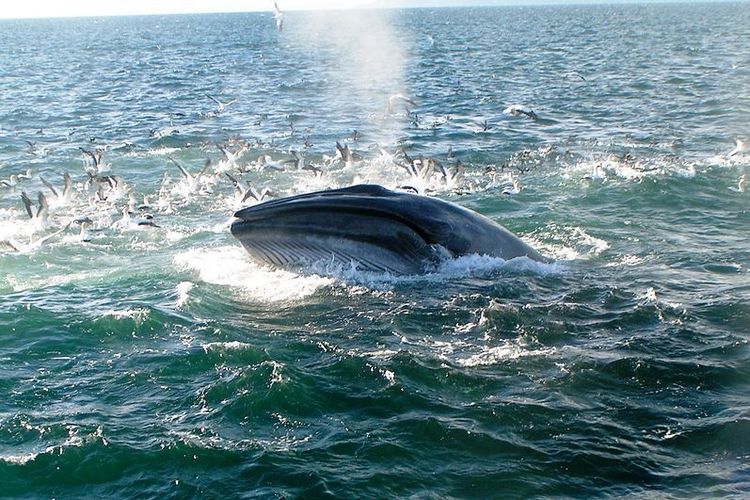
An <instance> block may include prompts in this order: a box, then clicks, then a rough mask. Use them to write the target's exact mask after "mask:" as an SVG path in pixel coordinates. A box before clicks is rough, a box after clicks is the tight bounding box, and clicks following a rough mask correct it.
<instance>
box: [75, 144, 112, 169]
mask: <svg viewBox="0 0 750 500" xmlns="http://www.w3.org/2000/svg"><path fill="white" fill-rule="evenodd" d="M78 149H80V150H81V152H82V153H83V154H85V155H87V156H89V157H90V158H91V160H92V161H93V162H94V168H95V169H96V171H97V172H102V171H104V170H106V169H107V167H109V165H108V164H106V163H104V150H102V149H97V150H95V151H90V150H88V149H85V148H82V147H79V148H78Z"/></svg>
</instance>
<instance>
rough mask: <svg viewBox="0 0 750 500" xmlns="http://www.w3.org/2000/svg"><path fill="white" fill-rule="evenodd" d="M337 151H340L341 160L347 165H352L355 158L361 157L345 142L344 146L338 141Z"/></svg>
mask: <svg viewBox="0 0 750 500" xmlns="http://www.w3.org/2000/svg"><path fill="white" fill-rule="evenodd" d="M336 152H337V153H338V155H339V158H340V159H341V161H343V162H344V163H346V164H347V165H351V164H352V162H353V161H354V160H355V159H359V155H357V154H356V153H352V150H351V149H349V145H348V144H344V145H343V146H342V145H341V143H340V142H339V141H336Z"/></svg>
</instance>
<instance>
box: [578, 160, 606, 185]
mask: <svg viewBox="0 0 750 500" xmlns="http://www.w3.org/2000/svg"><path fill="white" fill-rule="evenodd" d="M606 176H607V174H605V173H604V167H602V164H601V163H597V164H596V165H594V169H593V170H592V172H591V173H590V174H586V175H584V176H583V180H585V181H593V180H598V179H604V178H605V177H606Z"/></svg>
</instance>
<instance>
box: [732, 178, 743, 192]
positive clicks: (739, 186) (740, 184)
mask: <svg viewBox="0 0 750 500" xmlns="http://www.w3.org/2000/svg"><path fill="white" fill-rule="evenodd" d="M729 189H731V190H732V191H734V192H736V193H744V192H745V174H742V175H740V178H739V179H738V180H737V187H734V186H730V188H729Z"/></svg>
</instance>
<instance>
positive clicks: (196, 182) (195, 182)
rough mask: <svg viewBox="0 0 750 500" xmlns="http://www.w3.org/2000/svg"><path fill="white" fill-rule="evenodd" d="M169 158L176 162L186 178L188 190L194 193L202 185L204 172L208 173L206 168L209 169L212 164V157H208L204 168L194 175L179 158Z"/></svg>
mask: <svg viewBox="0 0 750 500" xmlns="http://www.w3.org/2000/svg"><path fill="white" fill-rule="evenodd" d="M167 159H169V161H171V162H172V163H174V164H175V165H176V166H177V168H178V169H179V170H180V173H181V174H182V176H183V177H184V178H185V185H186V186H187V188H188V190H189V191H190V192H191V193H192V192H194V191H196V190H197V189H198V188H199V187H200V180H201V177H202V176H203V174H205V173H206V170H208V167H209V166H210V165H211V159H210V158H209V159H207V160H206V163H205V164H204V165H203V169H202V170H201V171H200V172H198V175H193V174H191V173H190V172H188V171H187V170H186V169H185V167H183V166H182V165H181V164H180V163H179V162H178V161H177V160H175V159H174V158H172V157H171V156H167Z"/></svg>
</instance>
